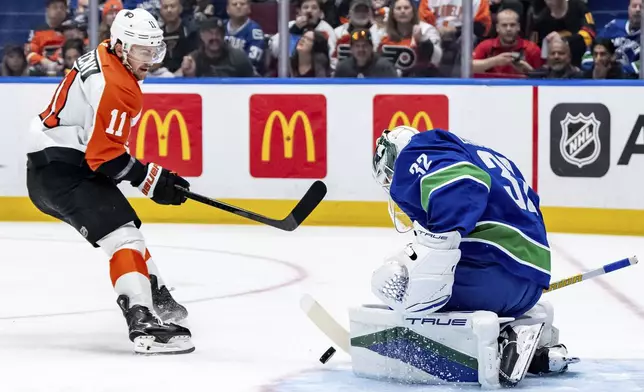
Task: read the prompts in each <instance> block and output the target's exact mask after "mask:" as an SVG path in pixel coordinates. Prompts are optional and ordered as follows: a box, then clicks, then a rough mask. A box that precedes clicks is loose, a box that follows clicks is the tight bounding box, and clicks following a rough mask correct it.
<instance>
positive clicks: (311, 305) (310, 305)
mask: <svg viewBox="0 0 644 392" xmlns="http://www.w3.org/2000/svg"><path fill="white" fill-rule="evenodd" d="M637 263H638V260H637V256H632V257H628V258H625V259H621V260H618V261H615V262H612V263H609V264H606V265H604V266H602V267H599V268H596V269H594V270H590V271H587V272H584V273H582V274H577V275H573V276H571V277H569V278H566V279H562V280H559V281H557V282H554V283H552V284H551V285H550V287H549V288H547V289H544V290H543V292H544V294H545V293H548V292H550V291H553V290H557V289H560V288H563V287H567V286H570V285H572V284H575V283H579V282H583V281H584V280H588V279H592V278H595V277H597V276H601V275H604V274H608V273H610V272H613V271H617V270H619V269H622V268H625V267H628V266H631V265H635V264H637ZM300 307H301V308H302V310H303V311H304V313H306V315H307V316H308V317H309V319H310V320H311V321H312V322H313V324H315V326H316V327H318V329H319V330H320V331H322V332H323V333H324V334H325V335H326V336H327V337H328V338H329V339H331V341H332V342H333V343H335V344H336V345H338V347H340V348H341V349H342V350H343V351H344V352H346V353H347V354H350V351H349V350H350V348H351V339H350V336H349V332H348V331H347V330H346V329H344V327H342V326H341V325H340V324H339V323H338V322H337V321H336V320H335V319H334V318H333V316H331V315H330V314H329V312H327V311H326V309H324V308H323V307H322V305H320V304H319V303H318V302H317V301H316V300H315V299H314V298H313V297H311V296H310V295H309V294H305V295H304V296H302V299H301V300H300ZM500 321H501V322H503V321H504V320H503V319H501V320H500ZM505 321H507V320H505Z"/></svg>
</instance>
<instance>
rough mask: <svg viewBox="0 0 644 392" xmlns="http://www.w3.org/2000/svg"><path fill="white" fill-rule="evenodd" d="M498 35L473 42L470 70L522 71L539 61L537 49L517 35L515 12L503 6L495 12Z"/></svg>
mask: <svg viewBox="0 0 644 392" xmlns="http://www.w3.org/2000/svg"><path fill="white" fill-rule="evenodd" d="M496 31H497V34H498V37H496V38H490V39H486V40H485V41H483V42H481V43H480V44H478V45H477V46H476V48H475V49H474V55H473V65H472V71H473V73H475V74H477V73H484V72H485V73H494V74H500V75H508V76H510V75H517V76H519V75H525V74H526V73H528V72H530V71H533V70H535V69H537V68H539V67H541V66H542V65H543V60H542V59H541V49H539V47H538V46H537V45H536V44H535V43H534V42H531V41H528V40H524V39H523V38H521V37H520V36H519V34H520V32H521V27H520V26H519V14H517V13H516V12H515V11H514V10H511V9H506V10H503V11H501V12H499V13H498V15H497V22H496Z"/></svg>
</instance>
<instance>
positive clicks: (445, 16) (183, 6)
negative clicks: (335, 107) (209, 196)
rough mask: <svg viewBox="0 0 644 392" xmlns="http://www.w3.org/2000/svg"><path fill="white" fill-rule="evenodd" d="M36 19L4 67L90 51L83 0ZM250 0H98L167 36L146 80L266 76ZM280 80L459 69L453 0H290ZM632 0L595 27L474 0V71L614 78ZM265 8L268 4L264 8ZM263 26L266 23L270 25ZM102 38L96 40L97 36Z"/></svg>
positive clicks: (535, 4) (543, 9)
mask: <svg viewBox="0 0 644 392" xmlns="http://www.w3.org/2000/svg"><path fill="white" fill-rule="evenodd" d="M43 1H44V4H43V7H44V13H45V18H44V19H45V23H44V25H43V26H33V27H34V30H33V31H32V33H31V34H30V37H29V38H28V40H27V42H18V43H13V44H8V45H6V46H5V47H4V51H3V53H4V57H3V59H2V69H1V74H2V76H62V75H65V74H66V72H68V71H69V70H70V68H71V67H72V65H73V63H74V61H76V59H77V58H78V57H79V56H81V55H82V54H83V53H85V52H86V51H88V50H92V49H93V48H90V47H89V39H88V32H87V29H88V12H89V8H88V0H72V1H71V2H70V1H69V0H43ZM250 1H251V0H123V2H122V1H121V0H106V1H101V2H100V3H101V4H100V16H99V18H100V27H99V40H101V41H102V40H105V39H108V38H109V30H110V25H111V23H112V21H113V20H114V16H115V15H116V13H117V12H118V11H119V10H121V9H123V8H127V9H131V8H134V7H143V8H145V9H147V10H148V11H150V12H151V13H152V14H153V15H155V17H156V18H157V20H158V21H159V24H160V26H161V27H162V28H163V31H164V35H165V42H166V44H167V53H166V57H165V59H164V61H163V63H162V64H159V65H157V66H155V67H154V68H153V69H151V71H150V75H151V76H152V77H257V76H264V77H275V76H277V65H278V60H277V58H278V49H279V42H280V39H281V38H280V37H279V34H277V33H276V31H275V26H276V22H277V21H276V20H274V19H275V15H274V14H273V15H264V14H263V12H262V11H259V12H255V14H252V15H251V8H252V7H251V6H252V4H251V3H250ZM292 3H293V6H294V12H293V15H294V18H293V20H291V21H290V22H289V37H288V39H289V43H288V45H289V54H290V60H289V76H290V77H387V78H391V77H458V76H459V74H460V61H461V52H460V48H461V39H462V38H463V37H462V34H461V30H462V9H461V7H460V4H461V1H460V0H391V1H387V0H292ZM641 4H642V0H631V1H630V3H629V5H628V19H615V20H613V21H611V22H610V23H608V24H607V25H606V26H595V22H594V19H593V16H592V14H591V12H589V10H588V8H587V5H586V3H585V2H584V0H473V5H474V10H473V15H474V26H473V32H474V36H473V37H472V38H473V42H474V52H473V64H472V70H473V73H474V77H500V78H541V79H543V78H549V79H573V78H589V79H623V78H637V77H638V74H639V61H640V60H639V39H640V37H639V36H640V32H639V30H640V19H641ZM273 9H274V8H273ZM269 25H270V26H269ZM99 42H100V41H99Z"/></svg>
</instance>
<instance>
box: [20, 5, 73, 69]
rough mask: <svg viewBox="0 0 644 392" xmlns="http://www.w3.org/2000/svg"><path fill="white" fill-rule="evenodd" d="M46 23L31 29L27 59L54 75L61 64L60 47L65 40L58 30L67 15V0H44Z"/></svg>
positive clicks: (31, 63) (33, 64)
mask: <svg viewBox="0 0 644 392" xmlns="http://www.w3.org/2000/svg"><path fill="white" fill-rule="evenodd" d="M45 4H46V6H47V8H46V22H47V23H46V24H45V25H43V26H40V27H38V28H37V29H35V30H32V31H31V34H30V37H29V43H28V47H29V49H28V54H27V61H28V62H29V64H30V65H31V66H32V67H35V68H38V69H41V70H42V72H43V73H45V74H47V75H55V74H56V73H57V72H58V71H60V70H61V69H62V68H63V66H62V64H61V62H60V48H61V46H62V45H63V42H64V41H65V37H64V36H63V33H62V32H61V31H60V28H61V25H62V23H63V21H64V20H65V18H66V17H67V0H46V3H45Z"/></svg>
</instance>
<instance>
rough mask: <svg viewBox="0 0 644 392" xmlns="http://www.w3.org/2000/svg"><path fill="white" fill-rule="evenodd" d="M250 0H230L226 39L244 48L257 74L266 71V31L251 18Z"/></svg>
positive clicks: (235, 45)
mask: <svg viewBox="0 0 644 392" xmlns="http://www.w3.org/2000/svg"><path fill="white" fill-rule="evenodd" d="M248 2H249V0H228V6H227V8H226V11H227V12H228V16H229V17H230V19H229V20H228V23H226V41H228V43H229V44H230V45H231V46H232V47H234V48H237V49H241V50H243V51H244V52H245V53H246V55H247V56H248V58H249V59H250V61H251V63H253V67H255V72H256V73H257V74H260V75H261V74H263V73H264V69H263V68H264V67H263V65H264V62H263V61H264V49H265V46H266V45H265V42H264V31H262V27H261V26H260V25H259V24H258V23H257V22H255V21H254V20H252V19H250V17H249V16H250V4H249V3H248Z"/></svg>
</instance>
